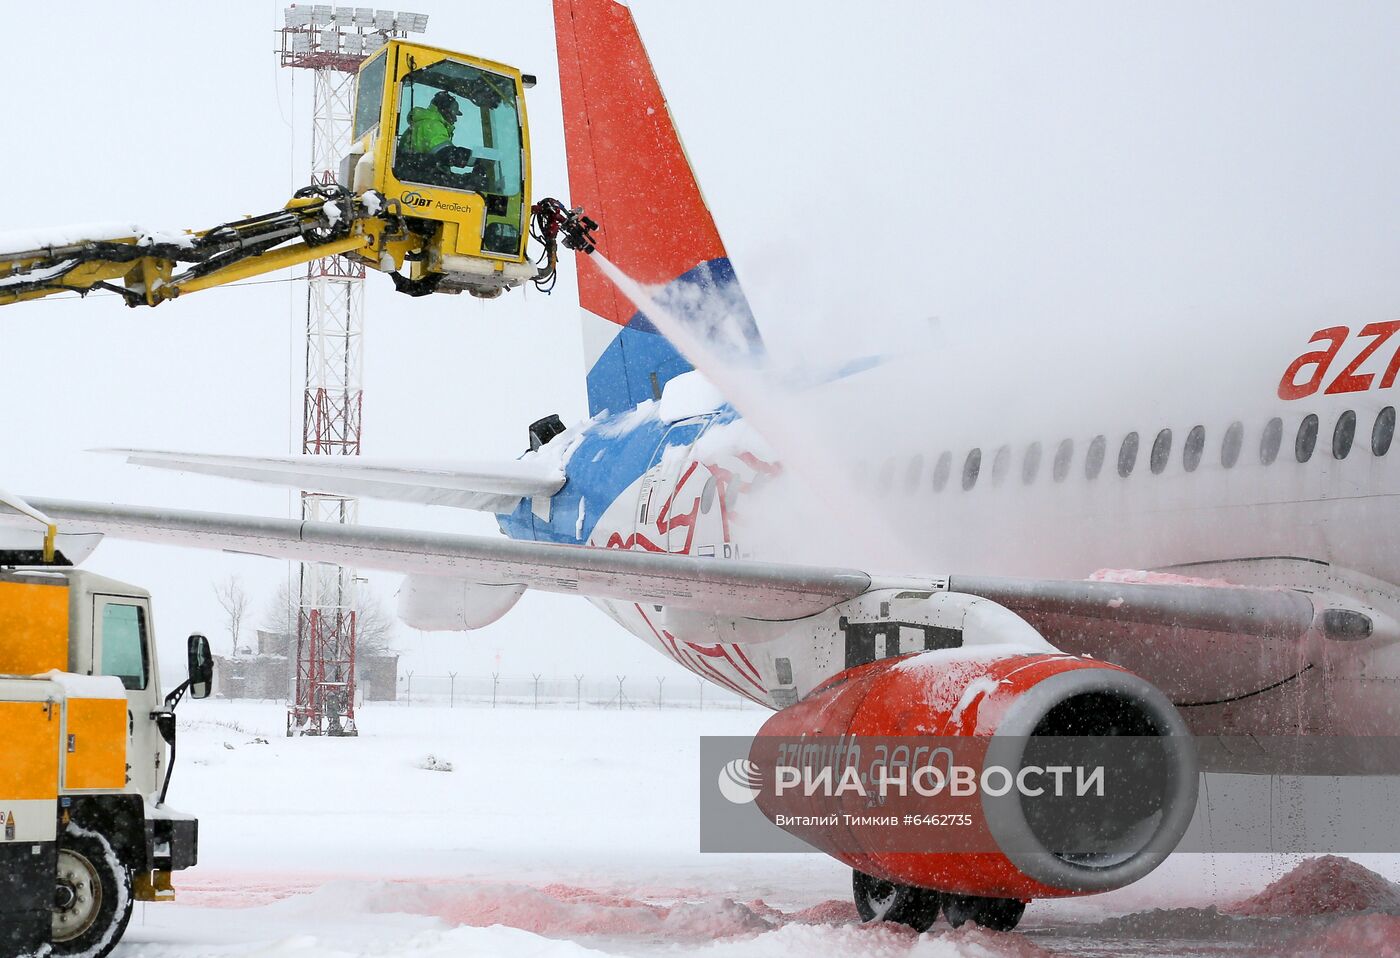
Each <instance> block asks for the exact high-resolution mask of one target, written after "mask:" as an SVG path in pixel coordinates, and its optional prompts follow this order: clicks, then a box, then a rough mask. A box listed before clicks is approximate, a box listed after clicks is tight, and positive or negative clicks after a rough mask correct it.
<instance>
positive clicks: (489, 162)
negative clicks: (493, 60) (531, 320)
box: [394, 60, 525, 255]
mask: <svg viewBox="0 0 1400 958" xmlns="http://www.w3.org/2000/svg"><path fill="white" fill-rule="evenodd" d="M394 135H395V136H396V137H397V146H396V149H395V152H394V176H395V177H397V178H398V179H399V180H401V181H402V182H404V183H419V184H423V185H425V186H437V187H444V188H446V189H450V190H460V191H463V192H468V193H478V194H480V195H482V196H483V197H485V199H486V216H485V221H484V223H483V230H482V249H483V250H485V251H487V252H494V253H506V254H510V255H515V254H517V253H518V252H519V249H520V242H521V228H522V225H523V222H524V212H525V211H524V208H523V205H522V196H521V193H522V189H523V186H524V169H523V165H522V160H521V157H522V153H521V142H520V112H519V109H518V107H517V105H516V99H515V81H514V80H513V79H511V78H510V77H506V76H501V75H499V74H495V73H488V72H487V71H485V70H478V69H477V68H476V67H471V66H468V65H466V64H465V63H458V62H456V61H454V60H441V61H439V62H437V63H434V64H433V65H431V66H428V67H424V68H422V69H419V70H414V71H413V72H411V73H409V74H407V75H406V76H405V77H404V78H403V80H402V82H401V85H400V93H399V105H398V114H397V127H396V130H395V134H394Z"/></svg>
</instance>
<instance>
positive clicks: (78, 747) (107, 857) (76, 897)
mask: <svg viewBox="0 0 1400 958" xmlns="http://www.w3.org/2000/svg"><path fill="white" fill-rule="evenodd" d="M49 553H50V554H49V556H48V558H49V559H50V560H51V561H52V560H54V557H53V556H52V550H51V549H50V550H49ZM17 558H18V559H19V560H23V561H27V562H35V561H36V560H38V564H36V565H28V564H26V565H24V566H21V565H20V564H19V563H18V562H16V559H17ZM43 558H44V557H42V556H19V557H16V556H4V555H0V956H6V958H9V956H21V955H45V954H51V955H70V956H84V958H100V956H102V955H105V954H107V952H109V951H110V950H111V949H112V948H113V947H115V946H116V944H117V942H118V941H119V940H120V939H121V936H122V933H123V932H124V931H125V929H126V925H127V922H128V921H129V920H130V917H131V911H132V907H133V903H134V902H136V901H168V900H172V899H173V898H174V894H175V893H174V889H173V886H172V883H171V873H172V872H174V871H177V870H179V869H182V868H188V867H190V866H191V865H193V864H194V863H195V860H196V849H197V844H198V828H199V826H198V821H197V820H196V819H195V818H193V817H192V816H189V815H186V814H183V813H180V812H177V811H175V810H173V809H171V808H169V807H168V806H166V804H165V793H166V790H167V789H168V788H169V784H170V772H171V765H172V763H173V761H174V756H175V714H174V709H175V706H176V705H177V704H178V703H179V700H180V698H181V696H182V695H184V694H185V693H186V692H188V693H189V695H190V696H191V697H192V698H203V697H204V696H207V695H208V694H209V691H210V683H211V680H212V671H213V670H212V659H211V658H210V654H209V642H208V640H207V639H206V638H205V637H204V636H202V635H192V636H190V637H189V642H188V650H187V651H188V659H189V662H188V666H189V672H188V678H187V679H186V680H185V681H184V682H182V683H181V684H180V685H178V686H177V687H176V688H175V689H174V690H172V691H171V693H170V694H169V695H166V696H162V695H161V690H160V678H159V676H160V670H159V667H158V662H157V657H156V643H155V631H154V623H153V619H152V617H151V597H150V593H149V592H147V591H146V590H144V589H140V588H137V587H135V586H131V585H126V584H125V583H121V582H116V581H113V580H111V579H107V578H104V577H102V576H99V575H95V574H93V573H91V572H87V571H84V570H80V569H74V568H68V567H63V566H62V565H60V564H57V563H60V562H61V556H59V557H58V558H57V560H56V561H55V562H53V564H44V563H43V561H42V560H43ZM6 563H14V564H13V565H6Z"/></svg>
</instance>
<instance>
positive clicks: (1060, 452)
mask: <svg viewBox="0 0 1400 958" xmlns="http://www.w3.org/2000/svg"><path fill="white" fill-rule="evenodd" d="M1073 458H1074V440H1073V439H1066V440H1064V441H1063V442H1061V443H1060V448H1058V449H1056V450H1055V471H1054V473H1053V475H1054V477H1055V481H1056V482H1064V481H1065V476H1067V475H1069V461H1070V460H1071V459H1073Z"/></svg>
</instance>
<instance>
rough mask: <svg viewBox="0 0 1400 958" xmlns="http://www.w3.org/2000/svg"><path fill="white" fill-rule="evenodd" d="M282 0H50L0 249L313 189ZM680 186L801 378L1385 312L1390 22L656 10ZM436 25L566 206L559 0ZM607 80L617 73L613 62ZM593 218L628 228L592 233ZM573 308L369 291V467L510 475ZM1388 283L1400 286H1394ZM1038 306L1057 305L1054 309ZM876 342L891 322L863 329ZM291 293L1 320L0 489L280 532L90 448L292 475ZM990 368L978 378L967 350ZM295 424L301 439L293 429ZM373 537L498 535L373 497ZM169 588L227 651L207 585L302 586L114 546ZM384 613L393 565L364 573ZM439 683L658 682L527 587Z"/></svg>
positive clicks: (429, 665)
mask: <svg viewBox="0 0 1400 958" xmlns="http://www.w3.org/2000/svg"><path fill="white" fill-rule="evenodd" d="M282 6H283V4H281V3H240V4H192V3H124V4H119V5H118V4H110V3H98V2H92V3H64V2H53V3H49V4H47V5H45V7H44V13H43V16H42V17H34V18H32V19H29V20H28V21H27V22H26V23H24V24H23V26H22V28H21V30H22V34H23V41H22V42H19V43H16V44H13V45H12V48H11V50H10V52H9V55H8V56H7V57H6V58H4V59H3V60H0V86H3V88H4V89H5V90H6V99H5V107H4V109H5V111H6V114H7V115H6V121H7V122H6V126H7V129H8V130H9V131H10V134H9V136H8V137H7V147H8V148H7V149H5V150H4V151H0V179H3V182H4V183H6V184H7V187H6V189H5V194H6V202H5V212H4V216H3V225H0V229H8V228H26V227H45V226H52V225H59V224H65V223H69V222H84V221H93V220H114V219H126V218H130V219H133V220H137V221H140V222H143V223H146V224H149V225H153V226H164V227H207V226H210V225H213V224H215V223H217V222H220V221H222V220H226V219H230V218H233V217H235V216H238V215H242V214H246V213H258V212H263V211H266V210H270V209H274V208H276V207H278V206H280V205H281V204H282V203H283V202H284V201H285V199H286V197H287V196H288V194H289V191H290V190H291V189H292V188H294V187H295V186H297V185H300V184H301V182H303V180H304V168H305V166H306V164H307V160H306V147H307V125H308V124H307V110H308V108H309V98H310V82H309V77H308V76H305V75H302V76H296V77H293V76H292V72H291V71H286V70H280V69H278V67H277V65H276V61H275V58H274V56H273V54H272V50H273V45H274V35H273V30H274V28H275V27H276V26H277V25H279V24H280V22H281V9H282ZM632 6H633V9H634V11H635V14H636V16H637V19H638V21H639V23H640V24H641V28H642V31H643V35H644V37H645V38H646V40H647V42H648V45H649V50H650V53H651V56H652V60H653V62H654V64H655V66H656V68H657V70H658V72H659V74H660V76H661V81H662V84H663V87H664V88H665V89H666V90H667V92H668V95H669V97H670V101H671V106H672V110H673V113H674V114H675V116H676V117H677V119H678V122H679V124H680V127H681V132H682V135H683V136H684V137H685V142H686V145H687V148H688V150H689V153H690V156H691V159H692V162H693V163H694V164H695V166H696V167H697V168H698V171H699V173H700V176H701V180H702V184H703V186H704V188H705V192H706V196H707V198H708V199H709V201H710V203H711V206H712V208H713V209H714V212H715V215H716V218H717V220H718V222H719V224H720V229H721V231H722V232H723V233H724V235H725V236H726V238H727V240H728V242H729V246H730V251H731V253H732V254H733V258H734V260H735V262H736V266H737V269H738V271H739V275H740V278H741V279H742V280H743V281H744V282H745V285H746V287H747V288H748V291H749V294H750V298H751V300H752V301H753V303H754V306H755V312H756V313H757V315H758V316H759V321H760V324H761V325H762V326H763V328H764V331H765V333H766V334H767V335H768V336H769V337H770V339H781V340H783V341H785V342H787V343H788V344H789V345H792V344H798V345H800V346H801V348H802V349H803V350H804V351H807V352H809V353H813V354H817V355H828V354H841V353H845V352H848V351H850V350H854V349H867V348H876V349H879V348H882V347H888V345H889V343H890V342H891V341H892V340H893V341H911V340H917V338H918V337H919V336H926V335H927V320H928V318H929V317H931V316H938V317H940V322H941V324H942V326H943V327H944V328H945V329H947V328H961V327H963V326H972V327H975V326H979V325H987V324H990V325H1000V326H1007V325H1012V326H1014V325H1015V324H1018V323H1027V322H1035V321H1036V317H1037V314H1038V313H1039V312H1040V311H1042V310H1044V313H1045V314H1047V315H1059V314H1063V313H1064V312H1065V311H1067V310H1082V311H1083V312H1085V314H1086V315H1088V316H1090V317H1092V318H1093V320H1094V322H1095V323H1097V324H1099V327H1100V328H1102V329H1104V330H1105V331H1106V334H1107V335H1110V336H1120V335H1130V334H1131V324H1130V322H1129V321H1126V320H1125V319H1124V317H1125V316H1131V315H1132V313H1133V311H1134V309H1135V307H1137V306H1139V305H1141V304H1143V303H1152V304H1154V305H1155V306H1156V307H1158V308H1160V307H1161V306H1162V304H1163V303H1166V304H1170V305H1174V306H1176V307H1177V308H1179V309H1180V310H1181V311H1182V312H1183V314H1184V315H1185V314H1191V315H1196V316H1200V315H1201V314H1202V313H1205V314H1209V313H1210V312H1211V310H1212V309H1214V308H1215V307H1217V306H1219V305H1220V304H1221V303H1228V304H1230V305H1231V306H1232V307H1238V306H1240V305H1241V304H1244V305H1245V306H1246V307H1247V306H1248V304H1249V303H1252V302H1254V301H1255V300H1254V299H1253V297H1254V296H1255V295H1256V294H1257V293H1258V292H1259V291H1261V290H1268V291H1269V294H1268V296H1267V297H1265V298H1264V300H1265V301H1272V300H1275V299H1276V298H1277V296H1278V295H1279V291H1280V290H1287V289H1294V288H1305V287H1306V288H1310V289H1312V290H1313V291H1314V292H1316V291H1317V290H1319V289H1321V290H1322V291H1323V292H1322V293H1321V294H1319V295H1318V296H1317V297H1315V298H1316V299H1317V301H1318V302H1319V303H1320V304H1323V305H1325V304H1326V303H1327V302H1329V295H1330V294H1329V293H1328V291H1329V290H1337V291H1339V295H1338V297H1337V301H1338V302H1344V301H1345V300H1346V297H1345V296H1344V295H1341V293H1342V292H1345V291H1348V290H1351V291H1354V290H1355V289H1356V288H1357V287H1358V284H1359V285H1360V286H1361V287H1363V288H1364V290H1365V292H1366V293H1367V295H1368V296H1371V297H1372V298H1379V299H1381V300H1385V301H1387V302H1390V301H1393V297H1394V295H1395V294H1396V293H1397V292H1400V291H1397V290H1396V289H1394V284H1395V282H1396V280H1395V278H1394V277H1395V276H1396V270H1395V267H1394V263H1395V261H1396V253H1397V252H1400V241H1398V240H1400V238H1397V235H1396V229H1397V224H1400V215H1397V214H1400V208H1398V207H1400V203H1398V202H1397V200H1400V193H1398V192H1397V188H1396V186H1395V180H1396V177H1395V170H1396V169H1400V142H1397V136H1396V125H1395V121H1394V95H1395V91H1396V90H1397V89H1400V83H1397V80H1400V75H1398V74H1400V65H1397V58H1396V57H1395V53H1394V44H1395V38H1396V36H1397V33H1400V31H1398V30H1397V28H1398V27H1400V8H1397V7H1395V6H1393V5H1390V4H1385V3H1375V4H1329V5H1327V6H1326V7H1322V6H1318V5H1305V4H1279V3H1237V4H1230V5H1228V6H1222V5H1219V4H1215V3H1176V4H1160V5H1151V6H1149V5H1124V4H1119V3H1109V2H1104V3H1061V4H1055V5H1053V6H1040V7H1034V6H1030V7H1028V6H1025V5H1013V4H996V3H992V4H976V5H974V4H940V3H894V2H883V3H881V2H877V3H867V4H863V5H860V6H859V7H857V6H855V5H852V4H850V3H849V2H841V3H837V2H803V3H797V2H777V0H769V2H764V3H754V2H752V0H747V2H745V0H708V2H706V3H704V4H676V3H666V2H663V0H634V2H633V4H632ZM416 9H419V10H421V11H424V12H427V13H429V14H430V15H431V17H432V19H431V22H430V26H429V33H428V39H429V40H430V41H431V42H433V43H435V44H438V45H441V46H446V47H449V48H458V49H463V50H468V51H471V52H474V53H478V54H481V55H484V56H488V57H492V58H495V59H499V60H503V61H506V62H510V63H514V64H517V65H519V66H520V67H521V68H522V69H525V70H528V71H530V72H533V73H535V74H537V75H538V76H539V78H540V83H539V85H538V86H537V87H536V88H535V89H534V90H533V91H532V92H531V94H530V97H529V100H528V105H529V110H530V120H531V132H532V139H533V143H534V148H535V152H534V173H535V183H536V185H537V193H538V194H540V195H545V194H551V193H552V194H555V195H560V196H564V195H565V194H566V193H567V177H566V174H565V167H564V157H563V138H562V132H561V124H560V119H559V115H558V110H559V105H558V89H557V77H556V70H555V64H554V44H553V32H552V31H553V28H552V17H551V11H550V4H549V3H548V2H546V0H517V2H511V3H485V2H476V0H471V2H464V0H459V2H452V3H446V2H443V3H439V2H435V0H427V2H422V3H419V4H418V5H417V7H416ZM593 68H595V69H600V70H604V69H607V64H606V63H597V64H595V65H593ZM603 225H604V228H605V229H606V226H607V224H606V223H605V224H603ZM562 273H563V277H562V279H561V282H560V283H559V286H558V288H557V290H556V292H555V294H554V296H553V297H548V298H547V297H543V296H541V295H539V294H537V293H534V292H533V291H532V292H531V293H530V294H529V295H521V294H518V293H517V294H515V295H513V296H510V297H507V298H506V299H504V300H501V301H498V302H495V303H487V304H483V303H479V302H477V301H475V300H471V299H469V298H466V297H462V298H453V297H430V298H427V299H417V300H411V299H408V298H406V297H400V296H396V295H395V294H393V293H392V291H391V287H390V284H389V283H388V281H387V280H386V279H384V278H383V277H379V276H371V277H370V279H369V282H368V293H367V304H368V306H367V327H368V348H367V351H366V363H365V381H366V399H365V431H364V438H365V450H366V452H367V453H369V454H373V455H377V456H432V457H439V458H444V457H454V456H457V457H462V458H489V457H502V458H510V457H514V456H515V455H517V454H518V453H519V451H520V449H521V448H522V446H523V444H524V436H525V425H526V424H527V423H528V422H530V421H532V420H533V419H536V418H538V417H539V416H541V415H544V414H546V413H549V412H558V413H560V414H561V415H562V416H563V417H564V418H565V420H566V421H574V420H577V419H579V418H581V416H582V415H583V413H584V410H585V402H584V395H583V386H582V360H581V356H580V347H579V334H578V328H577V323H576V319H575V315H576V314H575V310H576V308H577V306H576V300H575V299H574V291H573V285H572V275H573V270H572V266H571V264H570V265H568V266H566V268H565V269H564V270H562ZM1387 297H1389V299H1387ZM1047 304H1048V305H1047ZM877 320H878V321H877ZM302 321H303V304H302V299H301V295H300V290H299V289H297V288H295V287H292V286H289V285H288V284H274V285H265V286H254V287H248V288H242V289H231V290H216V291H211V292H207V293H202V294H198V295H195V296H191V297H190V298H188V299H186V300H183V301H180V302H177V303H173V304H167V305H165V306H162V307H161V308H159V309H157V310H141V311H132V310H127V309H125V308H123V307H122V306H121V305H120V304H119V303H118V302H117V301H116V300H114V299H112V298H105V299H98V298H94V299H90V300H89V301H87V302H77V301H73V302H56V301H44V302H39V303H34V304H22V305H19V306H12V307H7V308H5V309H4V310H3V311H0V383H3V392H2V393H0V395H3V397H4V404H3V405H2V406H0V435H4V436H5V437H6V438H7V448H8V450H9V454H8V455H7V456H6V457H5V461H4V464H3V469H0V485H3V486H5V487H8V488H12V489H15V490H17V491H20V492H24V493H28V494H31V495H52V496H66V497H73V498H90V499H107V500H112V501H125V502H137V503H149V504H169V505H172V506H179V507H186V508H214V509H220V510H226V511H238V512H249V513H263V514H270V515H287V514H289V510H290V509H291V507H292V500H291V497H289V496H288V495H287V494H285V493H281V492H277V491H269V490H263V489H257V488H254V487H246V486H242V485H237V484H233V483H225V482H221V481H218V480H213V479H207V478H198V477H186V476H178V475H173V474H166V473H160V472H154V471H144V470H136V469H134V468H133V467H129V466H125V465H123V464H121V463H120V462H118V461H115V460H111V459H108V458H104V457H99V456H94V455H90V454H87V453H85V452H84V451H83V450H85V449H87V448H90V447H96V446H125V445H130V446H148V447H155V448H188V449H197V450H207V451H217V452H243V453H258V452H267V453H281V452H285V451H287V450H288V449H289V444H290V443H291V442H292V436H293V435H297V434H299V429H300V419H299V417H300V411H299V405H296V406H294V405H293V403H294V400H295V401H297V402H299V400H296V399H295V397H296V396H297V395H298V393H297V392H296V390H298V389H299V384H300V378H301V359H300V353H299V346H298V345H297V344H296V342H295V331H296V330H297V329H299V328H300V325H301V323H302ZM970 361H982V362H987V363H988V368H989V374H995V359H994V357H986V356H980V357H979V356H972V357H970ZM293 409H296V413H295V417H293V415H292V412H291V411H292V410H293ZM362 518H363V521H365V522H367V523H374V524H386V525H387V524H398V523H403V524H409V523H411V524H419V525H426V526H431V527H435V528H444V529H460V530H470V531H481V532H489V531H493V530H494V523H493V522H492V521H491V520H490V518H489V517H481V516H476V515H473V514H469V513H461V512H454V511H449V510H431V511H430V510H423V509H413V508H409V507H398V506H388V505H384V504H377V503H369V502H366V503H365V504H364V505H363V507H362ZM91 565H92V568H94V569H96V570H98V571H101V572H104V573H107V574H111V575H115V576H117V577H120V578H124V579H127V580H130V581H135V582H139V583H142V584H144V585H147V586H148V587H150V588H151V589H152V590H153V591H154V593H155V595H156V600H157V603H158V607H159V610H158V623H159V629H160V632H161V635H162V647H163V649H165V650H166V651H167V662H169V661H170V660H171V658H172V656H171V655H170V652H171V651H172V650H175V649H177V648H178V647H179V643H180V642H181V640H182V638H183V636H184V635H185V634H186V633H188V632H190V631H195V630H199V631H205V632H208V633H209V634H210V635H211V637H215V638H216V639H217V638H218V637H219V634H220V617H219V614H218V611H217V608H216V606H215V604H214V602H213V598H212V594H211V591H210V583H211V582H212V581H214V580H216V579H219V578H221V577H223V576H225V575H227V574H229V573H237V574H239V575H241V576H243V577H244V579H245V580H246V581H247V583H248V584H249V585H250V587H252V588H253V589H254V590H255V591H256V592H257V594H258V595H259V601H260V602H261V601H262V599H263V598H264V597H265V596H267V595H269V594H270V593H271V591H272V589H273V587H274V586H275V583H276V582H277V581H278V579H279V578H280V577H281V576H284V575H285V574H286V567H285V565H283V564H280V563H276V562H272V561H267V560H256V559H250V558H235V557H228V556H219V555H210V554H206V553H198V552H193V551H190V552H184V551H174V550H169V549H158V548H155V547H143V546H137V545H130V544H122V543H115V542H113V543H107V544H105V545H104V546H103V547H102V548H101V549H100V550H99V551H98V553H97V555H96V556H95V557H94V559H93V560H92V563H91ZM374 581H375V586H376V588H377V589H378V591H379V592H380V593H381V594H382V595H383V596H385V598H386V600H389V601H391V600H392V589H393V587H394V586H395V584H396V583H395V582H394V580H393V579H392V578H379V577H376V578H375V580H374ZM405 633H406V634H405V636H404V638H405V641H406V643H407V644H409V645H410V646H411V647H413V648H414V649H415V651H414V660H413V661H414V662H415V663H416V666H415V667H417V668H418V669H419V671H420V672H421V671H446V670H447V669H448V668H454V669H458V670H462V671H476V672H477V673H481V672H489V671H492V670H493V669H497V668H498V669H499V670H501V671H504V672H507V673H515V674H520V673H529V672H533V671H543V672H546V673H552V672H558V673H564V674H568V673H572V672H589V673H599V674H611V673H614V672H629V673H635V674H638V675H643V674H646V675H654V674H674V673H672V672H670V671H668V669H667V665H666V663H665V661H664V660H662V659H661V658H660V657H658V656H655V655H654V654H653V653H651V652H650V651H649V650H647V649H645V648H644V647H642V646H641V644H640V643H638V642H636V641H635V640H633V639H631V638H630V637H628V636H627V635H625V634H624V633H623V632H621V630H619V629H617V628H616V627H615V626H613V625H611V624H610V623H609V622H608V621H607V620H605V619H604V618H603V617H602V616H601V614H599V613H597V612H595V611H594V610H592V609H591V608H589V607H587V606H586V605H585V604H584V603H582V602H581V601H578V600H571V599H567V598H562V597H550V596H536V595H529V596H527V597H526V598H525V600H523V601H522V602H521V604H520V606H519V607H518V608H517V609H516V610H515V612H513V613H512V614H511V615H509V616H507V617H506V618H505V619H504V620H503V621H502V622H500V623H498V624H497V625H495V626H492V627H491V628H489V629H487V630H484V631H483V632H481V633H477V634H475V635H472V634H468V635H440V636H431V637H422V636H415V635H413V634H407V630H405Z"/></svg>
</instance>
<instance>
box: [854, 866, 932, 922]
mask: <svg viewBox="0 0 1400 958" xmlns="http://www.w3.org/2000/svg"><path fill="white" fill-rule="evenodd" d="M851 892H852V894H853V895H854V897H855V900H856V911H857V912H859V913H860V920H861V921H892V922H894V923H895V924H898V925H908V926H909V927H910V928H912V929H914V930H915V931H920V932H922V931H928V930H929V928H930V927H931V926H932V925H933V923H934V922H935V921H937V920H938V909H939V907H940V906H942V904H943V896H942V894H940V893H939V892H936V891H934V890H933V889H932V888H916V887H914V886H913V885H901V884H899V883H897V882H892V881H885V880H884V879H883V878H876V877H875V876H873V875H867V874H866V873H865V872H862V871H855V870H854V869H853V870H852V871H851Z"/></svg>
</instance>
